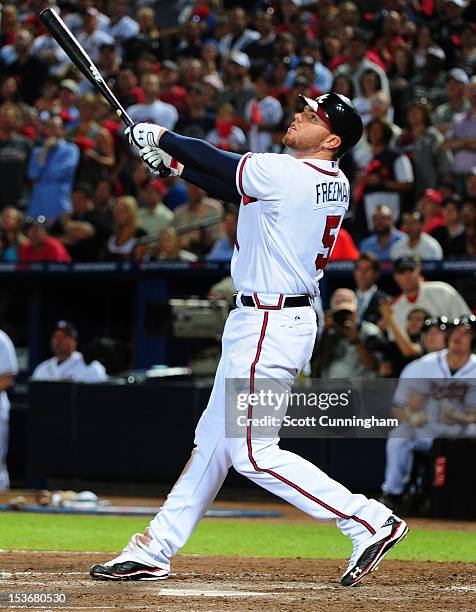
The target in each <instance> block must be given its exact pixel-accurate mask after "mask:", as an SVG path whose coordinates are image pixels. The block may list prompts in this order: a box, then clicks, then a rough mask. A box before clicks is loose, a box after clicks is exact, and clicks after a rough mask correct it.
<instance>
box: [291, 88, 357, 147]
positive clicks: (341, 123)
mask: <svg viewBox="0 0 476 612" xmlns="http://www.w3.org/2000/svg"><path fill="white" fill-rule="evenodd" d="M301 98H302V99H303V100H304V101H305V102H306V104H307V105H308V106H309V107H310V108H312V110H313V111H314V112H315V113H317V115H319V117H320V118H321V119H322V120H323V121H324V123H326V124H327V126H328V127H329V129H330V130H332V132H333V133H334V134H337V136H339V137H340V139H341V141H342V142H341V145H340V147H339V151H338V155H339V157H342V156H343V155H345V154H346V153H347V152H348V151H349V150H350V149H352V147H353V146H355V145H356V144H357V143H358V142H359V140H360V139H361V137H362V132H363V130H364V126H363V124H362V119H361V118H360V116H359V114H358V113H357V111H356V110H355V108H354V106H353V105H352V102H351V101H350V100H349V98H346V97H345V96H343V95H341V94H338V93H335V92H334V91H330V92H329V93H326V94H324V95H322V96H319V97H318V98H316V99H315V100H313V99H312V98H307V97H306V96H303V95H302V94H301Z"/></svg>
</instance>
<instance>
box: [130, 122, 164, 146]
mask: <svg viewBox="0 0 476 612" xmlns="http://www.w3.org/2000/svg"><path fill="white" fill-rule="evenodd" d="M166 131H167V129H166V128H164V127H162V126H161V125H155V124H154V123H135V124H134V125H131V126H130V127H128V128H126V129H125V131H124V134H125V135H126V136H127V138H128V139H129V143H130V144H131V145H133V146H135V147H137V148H138V149H143V148H144V147H147V146H149V147H158V146H159V140H160V137H161V136H162V134H163V133H164V132H166Z"/></svg>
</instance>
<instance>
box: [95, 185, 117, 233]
mask: <svg viewBox="0 0 476 612" xmlns="http://www.w3.org/2000/svg"><path fill="white" fill-rule="evenodd" d="M93 200H94V208H95V209H96V212H97V213H98V215H99V216H100V218H101V219H102V221H103V223H105V224H106V225H108V226H109V227H112V220H113V215H112V211H113V209H114V203H115V199H114V195H113V191H112V183H111V181H109V180H107V179H102V180H100V181H99V182H98V183H97V185H96V189H95V190H94V196H93Z"/></svg>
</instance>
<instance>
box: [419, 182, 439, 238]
mask: <svg viewBox="0 0 476 612" xmlns="http://www.w3.org/2000/svg"><path fill="white" fill-rule="evenodd" d="M442 202H443V197H442V195H441V193H440V192H439V191H437V190H436V189H425V191H424V193H423V195H422V196H421V198H420V199H419V200H418V202H417V210H419V211H420V212H421V214H422V215H423V218H424V221H425V222H424V225H423V231H424V232H426V233H427V234H432V233H433V230H434V229H436V228H437V227H440V226H442V225H444V224H445V220H444V218H443V214H442V211H441V203H442Z"/></svg>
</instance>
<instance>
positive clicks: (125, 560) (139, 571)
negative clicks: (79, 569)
mask: <svg viewBox="0 0 476 612" xmlns="http://www.w3.org/2000/svg"><path fill="white" fill-rule="evenodd" d="M89 574H90V576H91V578H94V580H165V579H166V578H168V576H169V571H168V570H165V569H162V568H161V567H152V566H150V565H145V564H144V563H138V562H137V561H134V560H133V559H131V557H130V556H128V555H127V554H124V553H123V554H121V555H119V557H116V558H115V559H112V561H108V562H107V563H104V565H100V564H97V565H93V566H92V568H91V569H90V570H89Z"/></svg>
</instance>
